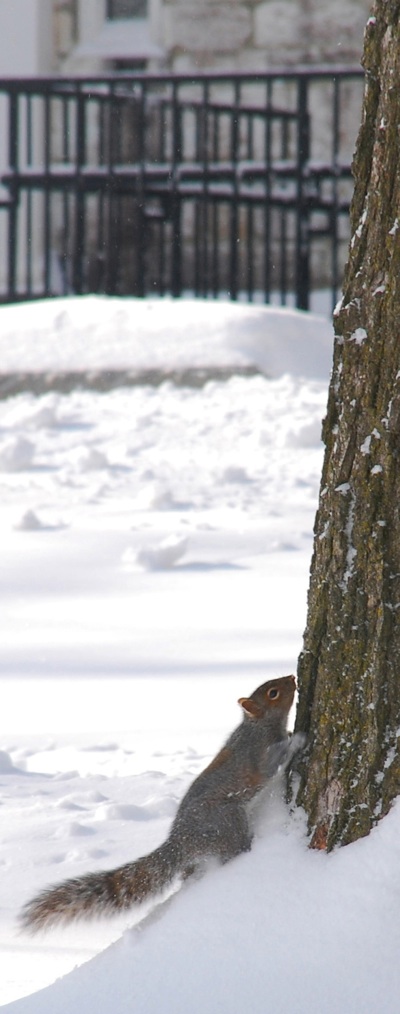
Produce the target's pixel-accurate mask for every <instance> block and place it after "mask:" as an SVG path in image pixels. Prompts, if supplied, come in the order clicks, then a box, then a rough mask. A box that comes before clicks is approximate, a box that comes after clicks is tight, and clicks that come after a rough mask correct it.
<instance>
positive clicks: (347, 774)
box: [296, 0, 400, 849]
mask: <svg viewBox="0 0 400 1014" xmlns="http://www.w3.org/2000/svg"><path fill="white" fill-rule="evenodd" d="M364 67H365V71H366V92H365V98H364V110H363V120H362V125H361V129H360V133H359V137H358V142H357V150H356V155H355V160H354V167H353V170H354V177H355V190H354V198H353V203H352V210H351V224H352V240H351V244H350V252H349V262H348V264H347V267H346V273H345V280H344V288H343V293H344V294H343V299H342V302H341V304H340V306H339V308H338V310H337V312H336V314H335V346H334V362H333V372H332V378H331V383H330V389H329V400H328V409H327V416H326V419H325V421H324V429H323V437H324V441H325V446H326V450H325V459H324V466H323V473H322V481H321V491H320V500H319V508H318V513H317V517H316V522H315V538H314V554H313V559H312V565H311V579H310V589H309V600H308V618H307V627H306V632H305V636H304V648H303V652H302V654H301V656H300V659H299V686H300V693H299V707H298V716H297V723H296V728H297V729H298V730H304V731H305V732H306V733H307V736H308V744H309V745H308V753H307V756H306V759H305V762H304V765H303V771H302V775H301V782H300V788H299V792H298V797H297V800H298V802H299V803H300V804H301V805H302V806H304V808H305V810H306V812H307V814H308V818H309V830H310V833H311V835H312V839H311V843H312V845H313V846H314V847H319V848H327V849H330V848H332V847H333V846H334V845H336V844H346V843H348V842H350V841H353V840H355V839H356V838H359V837H360V836H362V835H365V834H368V832H369V830H370V828H371V826H372V825H373V824H374V823H375V822H376V820H377V819H378V818H379V817H380V816H383V815H384V814H385V813H387V811H388V809H389V808H390V805H391V802H392V800H393V798H394V797H395V796H396V795H397V794H398V793H399V792H400V758H399V737H400V513H399V512H400V0H377V2H376V3H375V5H374V8H373V11H372V17H371V18H370V19H369V21H368V25H367V29H366V36H365V48H364Z"/></svg>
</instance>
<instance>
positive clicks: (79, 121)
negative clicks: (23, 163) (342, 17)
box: [72, 81, 85, 295]
mask: <svg viewBox="0 0 400 1014" xmlns="http://www.w3.org/2000/svg"><path fill="white" fill-rule="evenodd" d="M75 102H76V126H75V129H76V139H75V149H76V150H75V237H74V239H75V242H74V257H73V269H72V287H73V291H74V292H75V293H76V294H77V295H81V294H82V292H83V291H84V267H83V265H84V251H85V196H84V193H83V190H82V169H83V166H84V162H85V95H84V93H83V91H82V85H81V84H80V82H79V81H77V82H76V85H75Z"/></svg>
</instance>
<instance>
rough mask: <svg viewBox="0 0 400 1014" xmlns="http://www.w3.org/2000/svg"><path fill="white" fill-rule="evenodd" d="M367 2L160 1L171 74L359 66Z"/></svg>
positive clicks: (322, 0) (289, 0)
mask: <svg viewBox="0 0 400 1014" xmlns="http://www.w3.org/2000/svg"><path fill="white" fill-rule="evenodd" d="M369 8H370V0H335V2H332V0H164V3H163V32H162V35H163V43H164V46H165V50H166V55H167V63H168V65H169V67H170V68H171V69H173V70H175V71H186V70H190V69H195V68H196V69H197V70H201V69H205V68H207V69H210V70H216V69H219V70H225V69H226V70H250V71H252V70H266V69H268V68H270V67H274V66H282V65H285V66H293V65H296V64H299V63H301V64H334V63H356V64H357V63H359V61H360V58H361V53H362V44H363V33H364V27H365V24H366V21H367V18H368V14H369Z"/></svg>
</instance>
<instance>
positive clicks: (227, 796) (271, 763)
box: [22, 676, 304, 932]
mask: <svg viewBox="0 0 400 1014" xmlns="http://www.w3.org/2000/svg"><path fill="white" fill-rule="evenodd" d="M295 690H296V681H295V677H294V676H283V677H281V678H280V679H275V680H269V681H268V682H267V683H263V685H262V686H260V687H258V688H257V690H255V691H254V693H252V694H251V695H250V697H240V698H239V701H238V704H240V706H241V708H242V711H243V717H242V722H241V724H240V725H239V726H238V727H237V728H236V729H235V730H234V731H233V732H232V734H231V735H230V736H229V738H228V739H227V741H226V743H225V744H224V746H223V747H222V749H221V750H220V751H219V753H217V755H216V757H214V760H212V761H211V763H210V764H209V765H208V767H206V768H205V770H204V771H202V772H201V774H200V775H198V777H197V778H195V780H194V782H192V784H191V785H190V787H189V789H188V791H187V792H186V794H185V795H184V797H183V799H182V801H181V803H180V806H179V808H178V811H177V814H176V817H175V819H174V821H173V823H172V827H171V830H170V832H169V835H168V837H167V839H166V841H165V842H163V844H162V845H159V846H158V848H156V849H154V851H153V852H150V854H149V855H147V856H143V857H142V858H140V859H136V860H135V861H134V862H129V863H126V865H124V866H120V867H118V868H117V869H115V870H109V871H105V872H99V873H88V874H86V875H84V876H82V877H75V878H73V879H70V880H66V881H64V882H63V883H61V884H58V885H56V886H54V887H49V888H48V889H47V890H44V891H43V892H42V893H41V894H39V895H37V897H35V898H33V899H32V901H30V902H28V904H27V905H26V906H25V908H24V909H23V912H22V926H23V928H25V929H29V930H30V931H33V932H35V931H36V930H40V929H45V928H47V927H48V926H50V925H54V924H55V923H59V922H61V923H67V922H72V920H74V919H79V918H88V917H91V916H100V915H102V914H107V913H108V914H112V913H113V914H115V913H117V912H119V911H122V910H124V909H128V908H130V906H131V905H134V904H136V903H140V902H142V901H144V899H145V898H148V897H151V896H153V895H155V894H157V893H158V892H159V891H161V890H162V889H163V888H164V887H166V886H167V885H168V884H169V883H170V882H171V881H172V880H173V878H174V877H175V876H176V875H177V874H180V875H181V876H182V879H186V878H187V877H188V876H190V875H191V874H193V873H194V872H195V870H196V867H198V866H199V863H200V862H201V861H202V860H204V859H206V858H209V857H212V856H214V857H217V858H219V859H220V860H221V862H223V863H225V862H227V861H228V860H230V859H233V858H234V857H235V856H237V855H239V854H240V853H241V852H247V851H249V850H250V849H251V845H252V839H253V835H252V832H251V828H250V823H249V813H248V811H249V803H250V802H251V800H253V799H254V797H255V796H256V795H257V794H258V793H259V792H260V791H261V790H262V789H263V788H264V786H265V785H266V783H267V781H268V779H269V778H271V777H272V776H273V775H274V774H275V773H276V771H277V770H278V768H280V767H282V766H284V767H287V766H288V765H289V764H290V762H291V760H292V758H293V756H294V754H295V753H296V752H297V751H298V750H299V749H301V748H302V747H303V745H304V737H303V736H302V734H296V735H294V736H290V735H289V734H288V733H287V729H286V726H287V718H288V714H289V711H290V708H291V706H292V703H293V698H294V693H295Z"/></svg>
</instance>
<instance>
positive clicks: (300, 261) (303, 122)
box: [296, 75, 310, 310]
mask: <svg viewBox="0 0 400 1014" xmlns="http://www.w3.org/2000/svg"><path fill="white" fill-rule="evenodd" d="M308 84H309V81H308V76H307V75H300V76H299V78H298V84H297V115H298V127H297V211H296V213H297V222H296V306H297V307H298V309H299V310H308V308H309V298H310V238H309V208H308V202H307V192H306V178H305V172H306V167H307V162H308V159H309V151H310V117H309V112H308Z"/></svg>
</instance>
